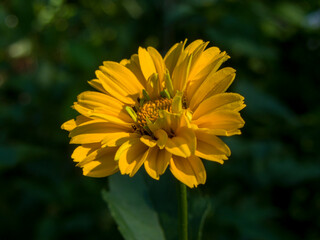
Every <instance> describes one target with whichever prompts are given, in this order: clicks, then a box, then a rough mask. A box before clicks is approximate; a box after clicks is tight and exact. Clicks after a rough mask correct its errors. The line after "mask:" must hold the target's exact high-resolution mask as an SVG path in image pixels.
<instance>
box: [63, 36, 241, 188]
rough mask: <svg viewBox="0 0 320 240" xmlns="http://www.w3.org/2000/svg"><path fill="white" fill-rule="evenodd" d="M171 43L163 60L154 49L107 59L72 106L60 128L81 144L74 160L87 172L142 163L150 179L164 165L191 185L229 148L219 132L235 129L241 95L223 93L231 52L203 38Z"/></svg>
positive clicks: (132, 169)
mask: <svg viewBox="0 0 320 240" xmlns="http://www.w3.org/2000/svg"><path fill="white" fill-rule="evenodd" d="M185 44H186V41H185V42H180V43H177V44H175V45H174V46H173V47H172V48H171V49H170V50H169V51H168V53H167V54H166V56H165V57H164V58H162V56H161V55H160V54H159V53H158V51H157V50H156V49H154V48H152V47H148V48H147V49H144V48H139V50H138V54H134V55H132V56H131V58H130V59H129V60H127V59H124V60H122V61H121V62H120V63H116V62H110V61H106V62H104V63H103V66H100V67H99V70H97V71H96V76H97V79H94V80H91V81H89V84H90V85H91V86H92V87H94V88H95V89H97V90H98V91H99V92H97V91H87V92H83V93H81V94H80V95H79V96H78V99H77V102H75V103H74V105H73V108H74V109H75V110H77V111H78V112H79V113H80V115H79V116H78V117H77V118H76V119H75V120H73V119H72V120H70V121H67V122H66V123H64V124H63V125H62V128H63V129H65V130H68V131H69V132H70V134H69V136H70V137H71V141H70V143H72V144H80V146H78V147H77V148H76V149H75V150H74V152H73V154H72V158H73V159H74V161H75V162H78V164H77V166H79V167H81V168H82V169H83V174H84V175H86V176H91V177H105V176H109V175H111V174H113V173H115V172H117V171H119V170H120V172H121V173H122V174H129V175H130V176H133V175H134V174H135V173H136V172H137V171H138V170H139V169H140V167H141V166H142V165H144V168H145V170H146V172H147V173H148V174H149V175H150V176H151V177H152V178H154V179H159V177H160V175H161V174H163V173H164V172H165V170H166V169H167V167H168V166H169V168H170V171H171V172H172V174H173V175H174V176H175V177H176V178H177V179H178V180H180V181H181V182H183V183H185V184H186V185H187V186H189V187H191V188H192V187H196V186H198V185H199V184H204V183H205V181H206V170H205V168H204V165H203V163H202V160H201V159H200V158H203V159H207V160H210V161H216V162H219V163H223V161H224V160H226V159H227V158H228V156H230V149H229V148H228V146H227V145H226V144H225V143H224V142H223V141H222V140H220V138H219V137H218V136H231V135H234V134H240V130H239V128H241V127H243V125H244V121H243V119H242V118H241V116H240V114H239V111H240V110H241V109H242V108H244V107H245V104H244V103H243V97H242V96H241V95H239V94H236V93H226V92H225V91H226V90H227V88H228V87H229V86H230V84H231V83H232V81H233V80H234V78H235V70H234V69H232V68H229V67H227V68H222V69H220V70H218V69H219V67H220V66H221V64H222V63H223V62H224V61H226V60H227V59H228V58H229V56H228V55H227V54H226V53H225V52H220V50H219V48H217V47H210V48H208V49H206V47H207V45H208V42H203V41H202V40H196V41H194V42H192V43H191V44H189V45H188V46H187V47H185Z"/></svg>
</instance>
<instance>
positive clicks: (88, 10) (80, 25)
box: [0, 0, 320, 240]
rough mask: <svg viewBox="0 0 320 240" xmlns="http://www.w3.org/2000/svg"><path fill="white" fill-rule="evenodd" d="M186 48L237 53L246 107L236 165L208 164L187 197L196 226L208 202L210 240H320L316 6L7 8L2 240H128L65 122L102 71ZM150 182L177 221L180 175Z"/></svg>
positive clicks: (0, 17) (319, 18) (0, 144)
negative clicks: (197, 43) (144, 51)
mask: <svg viewBox="0 0 320 240" xmlns="http://www.w3.org/2000/svg"><path fill="white" fill-rule="evenodd" d="M185 38H188V41H189V42H191V41H193V40H196V39H199V38H200V39H204V40H205V41H210V45H209V46H213V45H216V46H218V47H220V49H221V50H224V51H227V52H228V53H229V55H231V59H230V60H229V61H227V62H226V63H225V64H224V66H231V67H233V68H235V69H236V70H237V77H236V80H235V82H234V84H233V85H232V87H231V88H230V91H235V92H240V93H241V94H242V95H244V96H245V98H246V100H245V101H246V104H247V107H246V108H245V109H244V110H243V111H242V115H243V117H244V119H245V120H246V125H245V127H244V129H243V134H242V135H241V136H235V137H232V138H229V139H225V140H226V142H227V143H228V144H229V146H230V148H231V150H232V156H231V158H230V160H229V161H227V162H226V163H225V164H224V165H223V166H221V165H219V164H216V163H209V164H206V168H207V173H208V179H207V183H206V185H204V186H200V187H199V188H198V189H195V190H190V191H189V200H190V201H189V203H190V205H192V206H193V207H191V206H190V208H194V209H193V210H192V209H191V210H190V212H191V214H190V218H193V217H194V216H196V215H197V214H198V215H199V212H201V211H202V210H203V209H204V208H203V206H204V205H203V204H202V203H201V201H202V200H201V201H200V200H199V199H205V200H203V201H205V202H206V204H207V205H208V206H209V207H208V208H207V210H206V211H204V212H205V214H206V216H205V218H201V219H202V220H203V223H204V225H203V231H202V235H203V239H217V240H224V239H226V240H227V239H243V240H278V239H279V240H280V239H292V240H296V239H297V240H298V239H304V240H319V239H320V217H319V214H320V191H319V190H320V189H319V188H320V162H319V160H320V154H319V152H318V150H319V146H320V144H319V143H320V137H319V135H320V127H319V124H320V104H319V102H320V97H319V96H320V94H319V90H320V67H319V63H320V61H319V60H320V3H319V1H316V0H314V1H313V0H308V1H300V0H299V1H297V0H296V1H292V0H291V1H289V0H277V1H262V0H244V1H239V0H226V1H222V0H187V1H178V0H171V1H170V0H165V1H156V0H119V1H116V0H95V1H87V0H79V1H75V0H30V1H21V0H3V1H1V3H0V187H1V190H0V239H20V238H23V239H36V240H42V239H45V240H47V239H68V238H71V239H114V240H117V239H123V237H122V236H121V234H120V232H119V230H118V228H117V225H116V223H115V221H114V220H113V218H112V216H111V214H110V210H109V208H108V205H107V204H106V203H105V202H104V201H103V199H102V197H101V189H107V191H108V188H109V187H108V179H107V178H105V179H93V178H88V177H83V176H82V175H81V169H79V168H76V167H74V166H75V164H74V163H73V162H72V160H71V158H70V155H71V153H72V149H73V148H74V147H75V146H70V145H69V144H68V141H69V139H68V136H67V135H68V134H67V132H65V131H62V130H61V129H60V125H61V124H62V123H63V122H64V121H66V120H69V119H70V118H72V117H74V116H76V113H75V111H74V110H72V109H71V108H70V106H71V105H72V103H73V101H75V100H76V96H77V95H78V94H79V93H80V92H82V91H84V90H90V89H91V88H90V86H89V85H88V84H87V81H88V80H91V79H93V78H94V77H95V76H94V71H95V69H97V68H98V66H99V65H101V64H102V61H104V60H112V61H120V60H121V59H123V58H129V57H130V55H132V54H134V53H136V52H137V50H138V47H139V46H143V47H147V46H153V47H156V48H157V49H159V51H160V52H161V53H162V54H164V53H165V51H167V50H168V48H169V47H170V46H171V45H173V44H174V43H176V42H178V41H183V40H184V39H185ZM124 178H126V177H124ZM145 182H146V186H147V194H149V196H150V199H151V200H152V203H151V204H152V205H153V207H154V208H155V209H156V211H157V212H158V213H159V219H160V222H161V224H163V225H164V226H165V225H166V224H167V225H168V221H169V220H168V219H169V218H171V219H175V216H176V215H175V214H176V213H175V211H174V210H172V209H175V207H176V206H175V204H176V203H175V201H171V200H170V199H171V198H172V194H171V193H170V191H168V190H167V189H170V187H169V188H167V187H168V186H171V185H172V184H173V182H174V181H173V179H172V177H171V176H170V174H166V175H165V176H164V177H163V180H161V181H159V182H158V181H154V180H152V179H150V178H145ZM169 193H170V194H169ZM169 195H170V196H169ZM173 196H174V194H173ZM126 197H128V196H126ZM197 201H198V202H199V201H200V205H201V204H202V205H201V206H202V207H200V208H198V207H197V204H193V203H194V202H196V203H197ZM206 204H205V205H206ZM199 209H200V210H201V211H200V210H199ZM170 214H171V215H170ZM204 220H205V221H204ZM171 221H172V220H171ZM190 221H196V222H199V221H198V220H197V219H191V220H190ZM169 222H170V221H169ZM174 222H175V221H172V223H173V226H174ZM192 226H193V224H191V228H192ZM167 227H168V226H167ZM170 231H171V233H170V232H168V230H165V235H166V237H167V239H175V238H176V233H175V229H174V228H173V230H172V229H171V230H170ZM190 231H192V230H190ZM193 239H196V237H194V238H193Z"/></svg>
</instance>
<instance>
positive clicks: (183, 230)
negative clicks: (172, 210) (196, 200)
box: [178, 181, 188, 240]
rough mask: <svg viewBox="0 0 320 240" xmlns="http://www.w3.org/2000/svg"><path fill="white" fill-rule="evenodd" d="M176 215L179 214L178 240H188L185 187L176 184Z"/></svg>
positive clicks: (180, 183) (181, 184)
mask: <svg viewBox="0 0 320 240" xmlns="http://www.w3.org/2000/svg"><path fill="white" fill-rule="evenodd" d="M178 210H179V211H178V214H179V226H178V228H179V231H178V232H179V240H188V203H187V187H186V185H184V184H183V183H182V182H180V181H179V183H178Z"/></svg>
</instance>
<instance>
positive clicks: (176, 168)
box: [170, 155, 207, 188]
mask: <svg viewBox="0 0 320 240" xmlns="http://www.w3.org/2000/svg"><path fill="white" fill-rule="evenodd" d="M170 170H171V172H172V174H173V175H174V176H175V177H176V178H177V179H178V180H179V181H181V182H182V183H184V184H186V185H187V186H188V187H190V188H193V187H197V186H198V185H199V184H204V183H205V182H206V178H207V174H206V170H205V168H204V166H203V163H202V161H201V159H200V158H198V157H197V156H194V155H192V156H190V157H189V158H182V157H177V156H172V158H171V160H170Z"/></svg>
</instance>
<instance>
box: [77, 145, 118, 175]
mask: <svg viewBox="0 0 320 240" xmlns="http://www.w3.org/2000/svg"><path fill="white" fill-rule="evenodd" d="M116 150H117V148H100V149H98V150H96V151H94V152H92V153H91V154H89V155H88V156H87V157H86V158H85V159H84V160H83V161H81V162H80V163H78V165H77V166H80V167H82V170H83V175H85V176H90V177H106V176H109V175H112V174H114V173H115V172H117V171H118V170H119V167H118V162H117V161H115V160H114V155H115V153H116Z"/></svg>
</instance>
